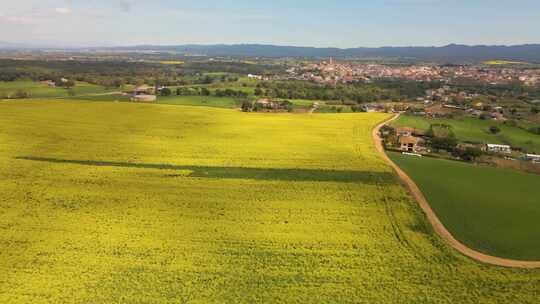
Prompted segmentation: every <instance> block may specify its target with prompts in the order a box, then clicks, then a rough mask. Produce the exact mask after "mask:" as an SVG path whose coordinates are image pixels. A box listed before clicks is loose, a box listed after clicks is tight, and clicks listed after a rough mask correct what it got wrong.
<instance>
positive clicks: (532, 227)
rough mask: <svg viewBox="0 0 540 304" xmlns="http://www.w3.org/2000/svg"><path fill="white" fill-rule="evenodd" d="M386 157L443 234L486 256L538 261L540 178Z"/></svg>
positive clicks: (437, 160) (421, 160) (435, 161)
mask: <svg viewBox="0 0 540 304" xmlns="http://www.w3.org/2000/svg"><path fill="white" fill-rule="evenodd" d="M390 157H391V158H392V159H393V160H394V161H395V162H396V163H397V164H398V165H399V166H400V167H401V168H402V169H403V170H404V171H405V172H407V174H409V176H411V178H413V180H414V181H415V182H416V183H417V184H418V186H419V187H420V188H421V189H422V192H423V193H424V194H425V196H426V198H427V200H428V201H429V203H430V204H431V206H432V208H433V210H434V211H435V213H436V214H437V216H438V217H439V218H440V219H441V221H442V222H443V224H444V225H445V226H446V227H447V229H448V230H449V231H450V232H452V234H453V235H454V236H455V237H456V238H457V239H458V240H460V241H461V242H462V243H464V244H466V245H467V246H469V247H471V248H475V249H477V250H479V251H481V252H484V253H488V254H490V255H494V256H499V257H505V258H511V259H519V260H534V261H538V260H540V242H536V241H534V240H538V239H540V221H538V219H539V218H540V200H539V198H540V187H538V186H539V185H540V177H539V176H538V175H534V174H527V173H521V172H518V171H511V170H505V169H498V168H491V167H480V166H475V165H471V164H466V163H460V162H455V161H448V160H440V159H432V158H416V157H410V156H404V155H401V154H398V153H390Z"/></svg>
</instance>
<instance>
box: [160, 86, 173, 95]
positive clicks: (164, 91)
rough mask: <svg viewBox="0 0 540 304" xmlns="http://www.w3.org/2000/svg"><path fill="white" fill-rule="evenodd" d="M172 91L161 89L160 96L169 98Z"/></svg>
mask: <svg viewBox="0 0 540 304" xmlns="http://www.w3.org/2000/svg"><path fill="white" fill-rule="evenodd" d="M171 95H172V91H171V89H169V88H162V89H161V96H171Z"/></svg>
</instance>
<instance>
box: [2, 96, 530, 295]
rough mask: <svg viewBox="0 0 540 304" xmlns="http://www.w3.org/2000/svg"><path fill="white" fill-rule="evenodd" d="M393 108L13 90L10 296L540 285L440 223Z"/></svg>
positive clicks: (9, 108)
mask: <svg viewBox="0 0 540 304" xmlns="http://www.w3.org/2000/svg"><path fill="white" fill-rule="evenodd" d="M385 118H388V116H387V115H385V114H340V115H336V114H325V115H316V114H315V115H294V114H257V113H241V112H239V111H235V110H229V109H218V108H206V107H188V106H169V105H148V104H134V103H111V102H77V101H45V100H41V101H9V102H0V124H1V125H2V128H0V180H2V183H0V193H2V196H1V198H0V249H1V250H0V267H1V269H2V272H3V273H4V275H3V276H1V277H0V302H1V303H253V302H287V303H328V302H333V303H537V299H538V296H539V293H540V287H539V286H540V271H539V270H517V269H506V268H500V267H492V266H488V265H483V264H480V263H477V262H475V261H472V260H470V259H469V258H466V257H463V256H461V255H459V254H458V253H456V252H455V251H453V250H452V249H450V248H449V246H447V245H446V244H445V243H444V242H443V241H442V240H440V239H439V238H438V237H437V236H436V235H435V234H434V233H433V230H432V228H431V227H430V226H429V224H428V223H427V221H426V219H425V216H424V215H423V214H422V212H421V211H420V209H419V207H418V206H417V204H416V203H415V202H414V201H413V200H412V198H410V197H409V195H408V194H407V193H406V191H405V190H404V188H403V187H402V186H401V185H400V184H399V182H398V181H397V178H396V177H395V176H394V174H393V172H392V171H391V168H390V166H389V165H388V164H386V163H385V162H384V161H383V160H382V159H381V158H380V157H379V156H378V154H377V152H376V150H375V148H374V147H373V143H372V140H371V130H372V128H373V127H374V126H375V125H376V124H377V123H379V122H380V121H382V120H384V119H385Z"/></svg>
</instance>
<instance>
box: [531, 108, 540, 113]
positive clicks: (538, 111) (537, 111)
mask: <svg viewBox="0 0 540 304" xmlns="http://www.w3.org/2000/svg"><path fill="white" fill-rule="evenodd" d="M531 113H533V114H538V113H540V109H539V108H538V107H533V108H531Z"/></svg>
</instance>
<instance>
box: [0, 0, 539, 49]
mask: <svg viewBox="0 0 540 304" xmlns="http://www.w3.org/2000/svg"><path fill="white" fill-rule="evenodd" d="M1 2H6V3H2V5H1V6H0V41H2V42H12V43H30V44H34V45H36V44H42V45H43V44H45V45H56V46H112V45H134V44H185V43H201V44H213V43H227V44H230V43H269V44H279V45H302V46H319V47H325V46H337V47H357V46H369V47H374V46H405V45H445V44H449V43H463V44H521V43H540V30H539V29H540V1H539V0H513V1H508V0H497V1H492V0H370V1H367V0H334V1H321V0H296V1H290V0H289V1H286V0H272V1H257V0H252V1H247V0H235V1H232V0H221V1H218V0H197V1H184V0H176V1H173V0H153V1H140V0H93V1H88V0H86V1H82V0H1Z"/></svg>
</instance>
